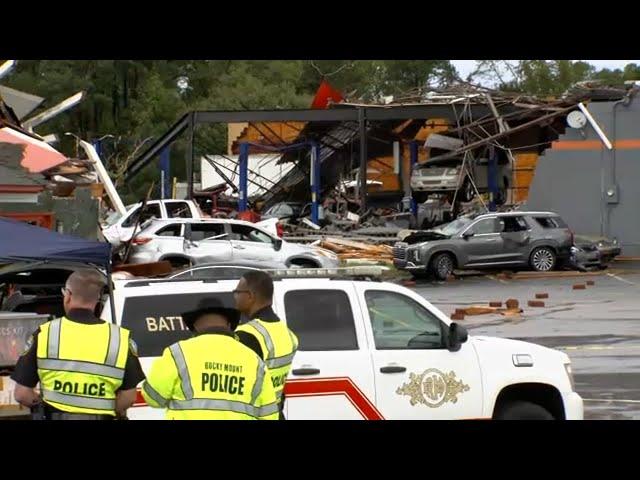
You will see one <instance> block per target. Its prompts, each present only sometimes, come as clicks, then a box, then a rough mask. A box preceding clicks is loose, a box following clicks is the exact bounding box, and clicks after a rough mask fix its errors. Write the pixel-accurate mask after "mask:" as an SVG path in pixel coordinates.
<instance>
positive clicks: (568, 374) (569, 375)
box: [564, 363, 576, 390]
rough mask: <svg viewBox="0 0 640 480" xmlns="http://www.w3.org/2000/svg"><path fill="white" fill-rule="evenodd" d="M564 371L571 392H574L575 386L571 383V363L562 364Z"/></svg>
mask: <svg viewBox="0 0 640 480" xmlns="http://www.w3.org/2000/svg"><path fill="white" fill-rule="evenodd" d="M564 370H565V371H566V372H567V377H569V383H570V384H571V390H575V389H576V386H575V383H574V382H573V370H571V363H565V364H564Z"/></svg>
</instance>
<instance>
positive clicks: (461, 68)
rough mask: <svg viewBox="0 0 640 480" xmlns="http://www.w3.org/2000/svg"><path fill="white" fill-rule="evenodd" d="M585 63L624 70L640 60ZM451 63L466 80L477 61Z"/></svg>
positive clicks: (592, 61)
mask: <svg viewBox="0 0 640 480" xmlns="http://www.w3.org/2000/svg"><path fill="white" fill-rule="evenodd" d="M584 61H585V62H589V63H590V64H591V65H593V66H595V67H596V68H598V69H601V68H609V69H615V68H620V69H622V68H624V66H625V65H626V64H627V63H638V64H640V60H584ZM451 63H453V64H454V65H455V67H456V68H457V69H458V73H459V74H460V77H462V78H466V77H467V75H469V74H470V73H471V72H472V71H473V69H474V68H475V65H476V61H475V60H451Z"/></svg>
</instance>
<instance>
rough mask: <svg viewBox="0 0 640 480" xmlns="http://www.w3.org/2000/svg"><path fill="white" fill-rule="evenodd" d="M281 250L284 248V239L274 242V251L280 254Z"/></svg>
mask: <svg viewBox="0 0 640 480" xmlns="http://www.w3.org/2000/svg"><path fill="white" fill-rule="evenodd" d="M281 248H282V239H281V238H276V239H274V241H273V249H274V250H275V251H276V252H279V251H280V249H281Z"/></svg>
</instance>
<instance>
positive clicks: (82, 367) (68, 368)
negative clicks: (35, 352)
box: [38, 358, 124, 380]
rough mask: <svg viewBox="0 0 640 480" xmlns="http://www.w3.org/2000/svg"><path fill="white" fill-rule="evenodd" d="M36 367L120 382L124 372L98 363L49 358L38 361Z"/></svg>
mask: <svg viewBox="0 0 640 480" xmlns="http://www.w3.org/2000/svg"><path fill="white" fill-rule="evenodd" d="M38 367H39V368H42V369H44V370H58V371H63V372H76V373H88V374H90V375H100V376H103V377H110V378H117V379H118V380H122V379H123V378H124V370H123V369H122V368H116V367H110V366H108V365H100V364H98V363H91V362H81V361H77V360H55V359H51V358H43V359H41V360H38Z"/></svg>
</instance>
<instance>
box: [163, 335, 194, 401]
mask: <svg viewBox="0 0 640 480" xmlns="http://www.w3.org/2000/svg"><path fill="white" fill-rule="evenodd" d="M169 350H170V351H171V355H172V356H173V361H174V362H176V367H178V375H180V381H181V385H182V393H184V398H186V399H187V400H188V399H190V398H193V387H192V386H191V379H190V378H189V369H188V368H187V362H186V361H185V359H184V354H183V353H182V349H181V348H180V345H179V344H178V343H174V344H173V345H171V347H169Z"/></svg>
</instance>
